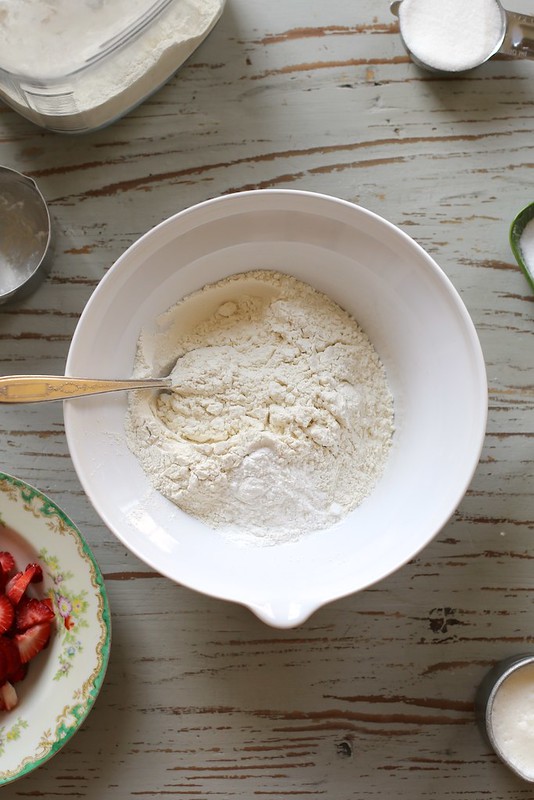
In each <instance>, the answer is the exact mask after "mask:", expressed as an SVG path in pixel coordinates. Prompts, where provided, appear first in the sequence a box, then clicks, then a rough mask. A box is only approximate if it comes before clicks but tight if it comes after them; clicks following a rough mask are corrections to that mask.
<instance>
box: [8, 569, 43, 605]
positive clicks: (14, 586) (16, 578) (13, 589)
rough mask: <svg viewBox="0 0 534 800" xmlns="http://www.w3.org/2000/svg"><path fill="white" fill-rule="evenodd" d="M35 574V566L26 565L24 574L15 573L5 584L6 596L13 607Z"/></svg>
mask: <svg viewBox="0 0 534 800" xmlns="http://www.w3.org/2000/svg"><path fill="white" fill-rule="evenodd" d="M36 572H37V564H28V566H27V567H26V569H25V570H24V572H17V573H16V574H15V575H13V577H12V578H11V579H10V580H9V581H8V582H7V585H6V594H7V596H8V597H9V599H10V600H11V602H12V603H13V605H14V606H16V605H17V603H18V602H19V600H20V599H21V597H22V595H23V594H24V592H25V591H26V589H27V588H28V586H29V584H30V583H31V581H32V578H33V576H34V575H35V573H36Z"/></svg>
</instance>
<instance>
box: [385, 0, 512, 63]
mask: <svg viewBox="0 0 534 800" xmlns="http://www.w3.org/2000/svg"><path fill="white" fill-rule="evenodd" d="M399 22H400V29H401V33H402V38H403V39H404V43H405V44H406V47H407V48H408V50H410V52H411V53H413V55H414V56H415V57H416V58H417V59H418V60H419V61H421V62H422V63H423V64H426V65H427V66H429V67H433V68H434V69H438V70H444V71H446V72H461V71H463V70H468V69H472V68H473V67H477V66H478V65H479V64H482V63H483V62H484V61H486V60H487V59H488V58H489V57H490V56H491V55H492V54H493V53H494V52H495V50H496V48H497V47H498V46H499V44H500V40H501V39H502V37H503V33H504V26H503V17H502V12H501V9H500V7H499V4H498V3H497V2H495V0H402V2H401V4H400V6H399Z"/></svg>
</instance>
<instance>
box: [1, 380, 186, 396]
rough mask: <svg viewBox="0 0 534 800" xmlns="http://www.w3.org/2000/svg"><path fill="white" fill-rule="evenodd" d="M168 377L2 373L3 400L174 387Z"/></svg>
mask: <svg viewBox="0 0 534 800" xmlns="http://www.w3.org/2000/svg"><path fill="white" fill-rule="evenodd" d="M172 386H173V381H172V378H171V377H170V376H169V377H167V378H138V379H132V380H98V379H95V378H66V377H65V376H62V375H6V376H5V377H0V403H46V402H49V401H50V400H68V399H69V398H71V397H87V396H88V395H92V394H104V393H105V392H124V391H130V390H132V389H172Z"/></svg>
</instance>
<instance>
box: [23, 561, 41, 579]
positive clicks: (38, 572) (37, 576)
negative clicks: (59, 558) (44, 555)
mask: <svg viewBox="0 0 534 800" xmlns="http://www.w3.org/2000/svg"><path fill="white" fill-rule="evenodd" d="M30 567H33V568H34V570H35V571H34V573H33V575H32V583H41V581H42V580H43V568H42V566H41V565H40V564H28V566H27V567H26V569H30Z"/></svg>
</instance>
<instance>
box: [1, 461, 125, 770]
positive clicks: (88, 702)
mask: <svg viewBox="0 0 534 800" xmlns="http://www.w3.org/2000/svg"><path fill="white" fill-rule="evenodd" d="M0 550H9V551H10V552H11V553H12V554H13V556H14V557H15V560H16V562H17V565H18V566H19V568H21V567H22V568H23V567H25V566H26V564H28V563H29V562H33V561H38V562H39V563H40V564H41V566H42V568H43V583H41V584H39V594H40V595H47V596H49V597H50V598H51V599H52V601H53V603H54V608H55V610H56V620H55V622H54V630H53V633H52V637H51V640H50V643H49V645H48V647H47V648H46V649H45V650H43V651H42V652H41V653H39V655H38V656H37V657H36V658H35V659H33V661H32V662H31V664H30V668H29V670H28V674H27V676H26V678H25V679H24V681H21V682H20V683H17V694H18V697H19V703H18V705H17V706H16V707H15V708H14V709H13V710H12V711H10V712H6V711H0V786H3V785H5V784H7V783H10V782H11V781H14V780H16V779H17V778H21V777H22V776H24V775H27V774H28V773H29V772H31V771H32V770H33V769H35V768H36V767H38V766H40V765H41V764H43V763H44V762H45V761H47V760H48V759H50V758H51V757H52V756H54V755H55V754H56V753H57V752H58V750H60V748H61V747H63V745H64V744H65V743H66V742H67V741H68V740H69V739H70V738H71V736H72V735H73V734H74V733H75V732H76V730H77V729H78V728H79V726H80V725H81V723H82V722H83V720H84V719H85V718H86V716H87V715H88V713H89V711H90V710H91V708H92V706H93V704H94V702H95V700H96V697H97V695H98V692H99V690H100V687H101V686H102V683H103V680H104V675H105V673H106V668H107V664H108V660H109V651H110V645H111V622H110V612H109V604H108V600H107V596H106V590H105V587H104V581H103V578H102V574H101V572H100V569H99V567H98V565H97V563H96V561H95V559H94V556H93V554H92V553H91V551H90V549H89V547H88V545H87V543H86V542H85V541H84V539H83V537H82V535H81V533H80V532H79V530H78V529H77V528H76V526H75V525H74V524H73V523H72V522H71V520H70V519H69V518H68V517H67V516H66V514H64V513H63V511H62V510H61V509H60V508H59V507H58V506H57V505H56V504H55V503H54V502H53V501H52V500H50V498H48V497H46V495H44V494H43V493H42V492H40V491H38V490H37V489H35V488H34V487H33V486H30V485H28V484H27V483H24V482H23V481H21V480H19V479H18V478H14V477H13V476H12V475H7V474H6V473H3V472H0Z"/></svg>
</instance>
